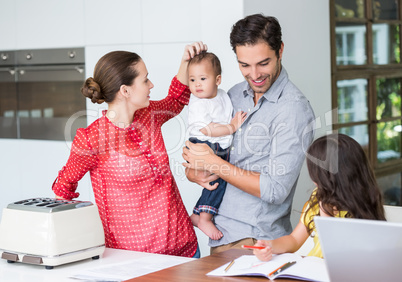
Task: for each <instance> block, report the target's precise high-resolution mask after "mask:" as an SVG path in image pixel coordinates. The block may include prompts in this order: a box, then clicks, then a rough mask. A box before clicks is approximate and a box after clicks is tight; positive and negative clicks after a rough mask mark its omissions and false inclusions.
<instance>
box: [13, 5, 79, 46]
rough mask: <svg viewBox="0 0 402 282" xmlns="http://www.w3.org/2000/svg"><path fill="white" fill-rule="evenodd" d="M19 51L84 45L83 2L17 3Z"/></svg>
mask: <svg viewBox="0 0 402 282" xmlns="http://www.w3.org/2000/svg"><path fill="white" fill-rule="evenodd" d="M10 2H15V3H16V11H17V12H16V13H17V17H16V18H17V22H16V34H17V35H16V36H17V49H40V48H63V47H77V46H78V47H79V46H84V0H74V1H54V0H35V1H32V0H16V1H10Z"/></svg>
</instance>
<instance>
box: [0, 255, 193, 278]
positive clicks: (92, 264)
mask: <svg viewBox="0 0 402 282" xmlns="http://www.w3.org/2000/svg"><path fill="white" fill-rule="evenodd" d="M136 260H137V262H136ZM191 260H193V259H192V258H184V257H176V256H167V255H159V254H149V253H141V252H135V251H127V250H117V249H110V248H106V250H105V252H104V253H103V255H102V256H101V258H100V259H98V260H92V259H85V260H81V261H77V262H73V263H68V264H63V265H59V266H55V267H54V268H53V269H50V270H49V269H45V267H44V266H40V265H30V264H25V263H19V262H16V263H8V262H7V261H6V260H5V259H0V281H1V282H28V281H29V282H79V281H83V280H76V279H73V278H70V277H71V276H72V275H74V274H78V273H83V272H84V271H87V270H96V271H97V272H99V271H98V270H99V269H101V270H102V271H107V269H112V267H113V269H115V271H114V272H115V273H117V272H119V273H121V274H124V271H125V269H124V268H126V270H127V267H129V268H130V269H135V267H133V266H135V265H141V267H139V268H138V269H137V270H136V274H135V275H136V276H137V277H138V276H141V275H145V274H148V273H151V272H154V271H158V270H161V269H164V268H167V267H170V266H174V265H178V264H181V263H185V262H188V261H191ZM148 262H149V263H148ZM144 266H146V267H144ZM130 273H132V272H130ZM126 275H127V274H126ZM136 276H133V277H136ZM133 277H129V278H133Z"/></svg>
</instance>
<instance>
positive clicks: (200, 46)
mask: <svg viewBox="0 0 402 282" xmlns="http://www.w3.org/2000/svg"><path fill="white" fill-rule="evenodd" d="M207 50H208V46H207V45H206V44H204V43H203V42H202V41H198V42H194V43H192V44H189V45H186V47H185V48H184V54H183V57H182V59H181V63H180V68H179V71H178V72H177V79H178V80H179V81H180V82H181V83H182V84H184V85H188V74H187V65H188V62H189V60H190V59H191V58H193V57H194V56H196V55H198V54H200V53H201V52H202V51H207Z"/></svg>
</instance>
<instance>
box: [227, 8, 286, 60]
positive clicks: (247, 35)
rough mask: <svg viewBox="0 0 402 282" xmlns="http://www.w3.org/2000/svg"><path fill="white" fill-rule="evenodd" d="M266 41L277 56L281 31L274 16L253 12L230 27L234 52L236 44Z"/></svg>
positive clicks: (280, 43)
mask: <svg viewBox="0 0 402 282" xmlns="http://www.w3.org/2000/svg"><path fill="white" fill-rule="evenodd" d="M261 40H262V41H264V42H266V43H267V44H268V45H269V46H270V47H271V49H272V50H274V51H275V54H276V56H277V57H278V58H279V50H280V49H281V46H282V31H281V26H280V24H279V22H278V20H277V19H276V18H275V17H266V16H264V15H262V14H255V15H250V16H247V17H245V18H244V19H241V20H239V21H238V22H237V23H235V24H234V25H233V27H232V32H231V33H230V45H231V46H232V49H233V51H234V52H235V53H236V47H237V46H244V45H255V44H257V43H258V42H259V41H261Z"/></svg>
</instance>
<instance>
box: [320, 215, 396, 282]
mask: <svg viewBox="0 0 402 282" xmlns="http://www.w3.org/2000/svg"><path fill="white" fill-rule="evenodd" d="M314 222H315V224H316V227H317V232H318V236H319V240H320V243H321V248H322V253H323V255H324V260H325V264H326V266H327V270H328V274H329V278H330V280H331V282H338V281H339V282H340V281H342V282H346V281H353V282H356V281H365V282H366V281H384V282H388V281H402V223H391V222H386V221H379V220H367V219H350V218H334V217H320V216H316V217H315V218H314Z"/></svg>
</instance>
